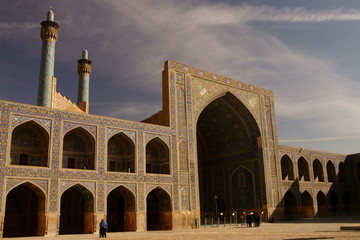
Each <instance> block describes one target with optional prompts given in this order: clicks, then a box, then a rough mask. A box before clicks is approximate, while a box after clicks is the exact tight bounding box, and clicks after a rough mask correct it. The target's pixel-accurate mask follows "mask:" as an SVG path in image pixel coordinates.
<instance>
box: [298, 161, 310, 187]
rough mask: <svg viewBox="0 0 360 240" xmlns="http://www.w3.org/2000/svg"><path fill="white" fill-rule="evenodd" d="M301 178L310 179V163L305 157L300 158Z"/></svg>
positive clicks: (299, 169)
mask: <svg viewBox="0 0 360 240" xmlns="http://www.w3.org/2000/svg"><path fill="white" fill-rule="evenodd" d="M298 172H299V180H300V181H301V180H303V181H310V174H309V164H308V162H307V161H306V159H305V158H304V157H300V158H299V159H298Z"/></svg>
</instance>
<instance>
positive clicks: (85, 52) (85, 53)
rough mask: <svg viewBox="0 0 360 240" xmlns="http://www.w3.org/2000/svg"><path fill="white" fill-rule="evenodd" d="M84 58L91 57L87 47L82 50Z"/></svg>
mask: <svg viewBox="0 0 360 240" xmlns="http://www.w3.org/2000/svg"><path fill="white" fill-rule="evenodd" d="M82 58H83V59H89V53H88V51H87V50H86V49H85V50H84V51H83V52H82Z"/></svg>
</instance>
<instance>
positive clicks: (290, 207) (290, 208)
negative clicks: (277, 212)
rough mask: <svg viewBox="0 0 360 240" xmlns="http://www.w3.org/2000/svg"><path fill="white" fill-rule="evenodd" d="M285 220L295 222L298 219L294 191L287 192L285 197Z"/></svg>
mask: <svg viewBox="0 0 360 240" xmlns="http://www.w3.org/2000/svg"><path fill="white" fill-rule="evenodd" d="M284 206H285V219H286V220H294V219H297V218H298V207H297V203H296V198H295V195H294V193H293V192H292V191H290V190H289V191H287V192H286V194H285V196H284Z"/></svg>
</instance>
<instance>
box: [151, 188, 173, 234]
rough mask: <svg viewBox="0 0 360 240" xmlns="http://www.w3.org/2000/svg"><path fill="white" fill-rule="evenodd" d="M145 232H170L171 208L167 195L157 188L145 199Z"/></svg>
mask: <svg viewBox="0 0 360 240" xmlns="http://www.w3.org/2000/svg"><path fill="white" fill-rule="evenodd" d="M146 223H147V230H171V229H172V206H171V198H170V196H169V194H168V193H167V192H166V191H165V190H164V189H162V188H161V187H157V188H155V189H153V190H152V191H151V192H150V193H149V194H148V195H147V197H146Z"/></svg>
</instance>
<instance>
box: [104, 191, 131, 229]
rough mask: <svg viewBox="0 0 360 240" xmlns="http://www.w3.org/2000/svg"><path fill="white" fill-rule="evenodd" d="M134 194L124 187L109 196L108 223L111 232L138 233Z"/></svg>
mask: <svg viewBox="0 0 360 240" xmlns="http://www.w3.org/2000/svg"><path fill="white" fill-rule="evenodd" d="M135 204H136V203H135V196H134V194H133V193H132V192H131V191H130V190H129V189H127V188H126V187H124V186H119V187H117V188H115V189H113V190H112V191H111V192H110V193H109V194H108V196H107V222H108V224H109V226H111V228H109V231H110V232H127V231H136V212H135V211H136V208H135Z"/></svg>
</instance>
